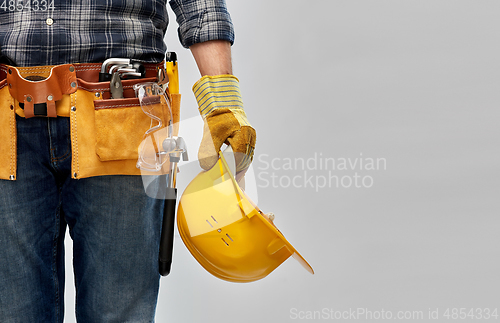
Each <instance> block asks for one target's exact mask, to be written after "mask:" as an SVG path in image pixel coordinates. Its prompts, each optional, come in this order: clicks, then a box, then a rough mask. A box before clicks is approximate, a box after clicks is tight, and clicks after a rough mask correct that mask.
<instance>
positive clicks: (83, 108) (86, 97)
mask: <svg viewBox="0 0 500 323" xmlns="http://www.w3.org/2000/svg"><path fill="white" fill-rule="evenodd" d="M154 80H155V79H154V78H153V79H147V78H146V79H140V80H124V81H122V86H123V89H124V97H125V98H123V99H110V98H109V95H108V93H109V82H99V83H90V82H85V81H83V80H79V85H78V90H77V93H76V96H75V99H74V109H73V108H72V109H71V111H70V118H71V127H72V129H71V135H72V140H71V142H72V152H73V165H72V166H73V167H72V169H73V177H74V178H85V177H91V176H98V175H115V174H123V175H141V172H140V170H139V169H138V168H137V167H136V163H137V158H138V156H139V155H138V147H139V145H140V143H141V141H142V140H143V139H144V134H145V132H146V131H147V130H148V129H150V127H151V119H150V118H149V117H148V116H147V115H146V114H145V113H144V112H143V111H142V109H141V106H140V103H139V99H137V98H136V97H135V93H134V91H133V89H132V87H133V85H134V84H136V83H141V82H148V81H149V82H151V81H154ZM169 100H170V105H171V108H172V109H173V110H175V111H176V112H175V114H174V115H175V116H174V117H173V119H174V120H172V122H173V123H177V122H178V121H179V107H180V95H179V94H176V95H169ZM156 109H157V110H159V111H160V113H159V114H160V115H161V118H162V122H163V124H168V123H169V121H170V120H169V119H170V114H169V113H168V106H167V104H162V103H160V102H158V106H157V107H156Z"/></svg>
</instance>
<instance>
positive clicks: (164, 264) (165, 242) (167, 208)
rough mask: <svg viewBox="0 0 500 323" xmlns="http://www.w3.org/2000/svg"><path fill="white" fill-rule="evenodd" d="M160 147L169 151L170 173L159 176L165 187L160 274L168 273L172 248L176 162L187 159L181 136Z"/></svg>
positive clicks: (175, 195)
mask: <svg viewBox="0 0 500 323" xmlns="http://www.w3.org/2000/svg"><path fill="white" fill-rule="evenodd" d="M162 146H163V147H162V148H163V149H164V150H165V151H168V152H169V156H170V173H169V174H168V175H164V176H161V178H160V180H161V182H160V185H161V186H160V187H165V188H166V191H165V205H164V207H163V223H162V226H161V236H160V254H159V257H158V266H159V272H160V275H162V276H167V275H168V274H169V273H170V268H171V265H172V254H173V249H174V228H175V207H176V202H177V188H176V185H177V164H178V163H179V161H180V159H181V156H182V160H184V161H187V160H188V154H187V147H186V143H185V141H184V139H182V137H172V138H167V139H165V140H164V141H163V143H162Z"/></svg>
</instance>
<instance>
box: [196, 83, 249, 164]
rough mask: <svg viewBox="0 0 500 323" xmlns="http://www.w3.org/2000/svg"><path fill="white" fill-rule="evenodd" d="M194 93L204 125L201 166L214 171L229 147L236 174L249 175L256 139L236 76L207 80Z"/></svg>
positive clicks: (197, 85) (198, 84) (197, 84)
mask: <svg viewBox="0 0 500 323" xmlns="http://www.w3.org/2000/svg"><path fill="white" fill-rule="evenodd" d="M193 92H194V95H195V97H196V100H197V101H198V107H199V110H200V114H201V116H202V118H203V120H204V123H205V126H204V129H203V139H202V141H201V145H200V149H199V151H198V159H199V162H200V166H201V167H202V168H203V169H205V170H208V169H210V168H212V167H213V166H214V165H215V163H216V162H217V160H218V158H219V157H218V152H219V150H220V149H221V146H222V144H224V143H226V144H228V145H231V147H232V149H233V151H234V152H235V158H236V173H240V172H244V171H246V170H247V169H248V167H249V166H250V163H251V162H252V159H253V151H254V149H255V138H256V135H255V130H254V129H253V128H252V126H251V125H250V123H248V120H247V116H246V114H245V111H244V110H243V101H242V100H241V94H240V87H239V83H238V79H237V78H236V77H234V76H233V75H218V76H204V77H202V78H201V79H200V80H199V81H198V82H196V84H195V85H194V86H193Z"/></svg>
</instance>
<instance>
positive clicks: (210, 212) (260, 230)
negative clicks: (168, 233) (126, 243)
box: [177, 153, 314, 283]
mask: <svg viewBox="0 0 500 323" xmlns="http://www.w3.org/2000/svg"><path fill="white" fill-rule="evenodd" d="M272 220H273V215H266V214H264V213H263V212H262V211H261V210H260V209H259V208H258V207H257V206H256V205H255V204H254V203H253V202H252V201H251V200H250V199H249V198H248V196H247V195H246V194H245V192H244V191H243V190H242V189H241V188H240V186H239V185H238V183H237V182H236V180H235V178H234V176H233V175H232V172H231V170H230V168H229V166H228V164H227V162H226V159H225V158H224V155H223V154H222V153H219V160H218V162H217V163H216V164H215V166H214V167H213V168H212V169H210V170H208V171H206V172H201V173H200V174H198V175H197V176H196V177H195V178H194V179H193V180H192V181H191V183H189V185H188V186H187V187H186V189H185V191H184V193H183V195H182V197H181V199H180V201H179V207H178V211H177V227H178V229H179V233H180V236H181V238H182V240H183V242H184V244H185V245H186V247H187V248H188V249H189V251H190V252H191V254H192V255H193V256H194V258H195V259H196V260H197V261H198V262H199V263H200V264H201V265H202V266H203V267H204V268H205V269H206V270H207V271H208V272H209V273H211V274H212V275H214V276H216V277H218V278H220V279H223V280H227V281H230V282H240V283H244V282H252V281H256V280H259V279H261V278H264V277H266V276H267V275H269V274H270V273H271V272H272V271H273V270H274V269H276V268H277V267H278V266H279V265H280V264H281V263H283V262H284V261H285V260H286V259H288V258H289V257H290V256H292V257H293V258H295V259H296V260H298V261H299V263H300V264H301V265H302V266H303V267H304V268H305V269H306V270H307V271H309V272H310V273H311V274H314V271H313V269H312V267H311V266H310V265H309V264H308V263H307V261H306V260H305V259H304V258H303V257H302V256H301V255H300V254H299V253H298V252H297V250H295V248H294V247H293V246H292V245H291V244H290V243H289V242H288V241H287V240H286V239H285V237H284V236H283V234H282V233H281V232H280V231H279V230H278V228H277V227H276V226H275V225H274V223H273V222H272Z"/></svg>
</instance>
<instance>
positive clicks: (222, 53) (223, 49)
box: [189, 40, 233, 76]
mask: <svg viewBox="0 0 500 323" xmlns="http://www.w3.org/2000/svg"><path fill="white" fill-rule="evenodd" d="M189 49H190V50H191V53H192V54H193V57H194V59H195V61H196V64H197V65H198V69H199V70H200V74H201V76H205V75H222V74H233V69H232V64H231V44H230V43H229V42H228V41H225V40H210V41H207V42H203V43H197V44H194V45H192V46H190V47H189Z"/></svg>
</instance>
